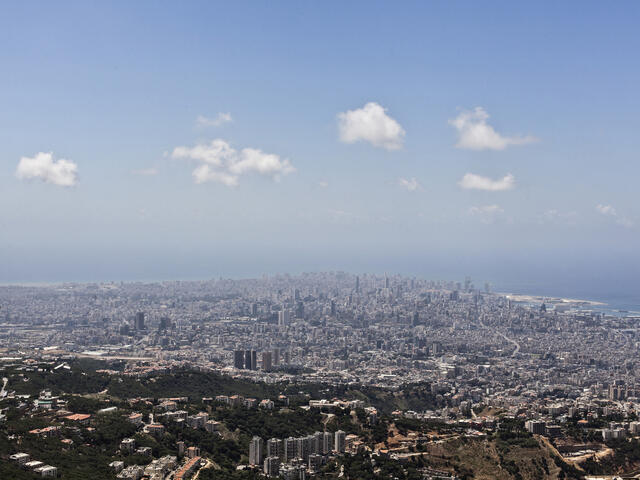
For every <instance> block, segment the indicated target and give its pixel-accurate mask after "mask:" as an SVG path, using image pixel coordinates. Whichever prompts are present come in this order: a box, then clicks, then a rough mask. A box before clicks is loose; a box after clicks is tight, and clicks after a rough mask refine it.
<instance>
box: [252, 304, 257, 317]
mask: <svg viewBox="0 0 640 480" xmlns="http://www.w3.org/2000/svg"><path fill="white" fill-rule="evenodd" d="M251 316H252V317H257V316H258V304H257V303H252V304H251Z"/></svg>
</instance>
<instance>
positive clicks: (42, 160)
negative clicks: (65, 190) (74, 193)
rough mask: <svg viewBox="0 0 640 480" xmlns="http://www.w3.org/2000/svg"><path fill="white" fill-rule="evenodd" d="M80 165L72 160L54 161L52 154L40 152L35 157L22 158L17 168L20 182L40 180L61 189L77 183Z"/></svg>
mask: <svg viewBox="0 0 640 480" xmlns="http://www.w3.org/2000/svg"><path fill="white" fill-rule="evenodd" d="M77 172H78V165H77V164H75V163H74V162H72V161H70V160H64V159H62V158H61V159H60V160H54V159H53V153H52V152H48V153H45V152H39V153H37V154H36V155H35V156H34V157H22V158H20V162H18V168H16V177H18V178H19V179H20V180H29V179H40V180H42V181H43V182H45V183H52V184H53V185H58V186H60V187H72V186H74V185H75V184H76V183H77V180H78V177H77Z"/></svg>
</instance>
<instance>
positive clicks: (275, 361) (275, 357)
mask: <svg viewBox="0 0 640 480" xmlns="http://www.w3.org/2000/svg"><path fill="white" fill-rule="evenodd" d="M273 364H274V365H275V366H276V367H277V366H278V365H280V349H279V348H274V349H273Z"/></svg>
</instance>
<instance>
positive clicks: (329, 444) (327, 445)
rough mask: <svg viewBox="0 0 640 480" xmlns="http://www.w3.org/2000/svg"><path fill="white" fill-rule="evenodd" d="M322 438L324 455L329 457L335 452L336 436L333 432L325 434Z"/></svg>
mask: <svg viewBox="0 0 640 480" xmlns="http://www.w3.org/2000/svg"><path fill="white" fill-rule="evenodd" d="M322 437H323V438H322V454H323V455H328V454H329V453H331V451H332V450H333V439H334V435H333V433H331V432H324V433H323V434H322Z"/></svg>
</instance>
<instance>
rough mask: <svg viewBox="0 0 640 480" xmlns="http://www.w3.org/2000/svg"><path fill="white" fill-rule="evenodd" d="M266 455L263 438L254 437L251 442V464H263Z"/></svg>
mask: <svg viewBox="0 0 640 480" xmlns="http://www.w3.org/2000/svg"><path fill="white" fill-rule="evenodd" d="M263 457H264V444H263V442H262V438H260V437H253V438H252V439H251V443H250V444H249V464H251V465H262V458H263Z"/></svg>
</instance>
